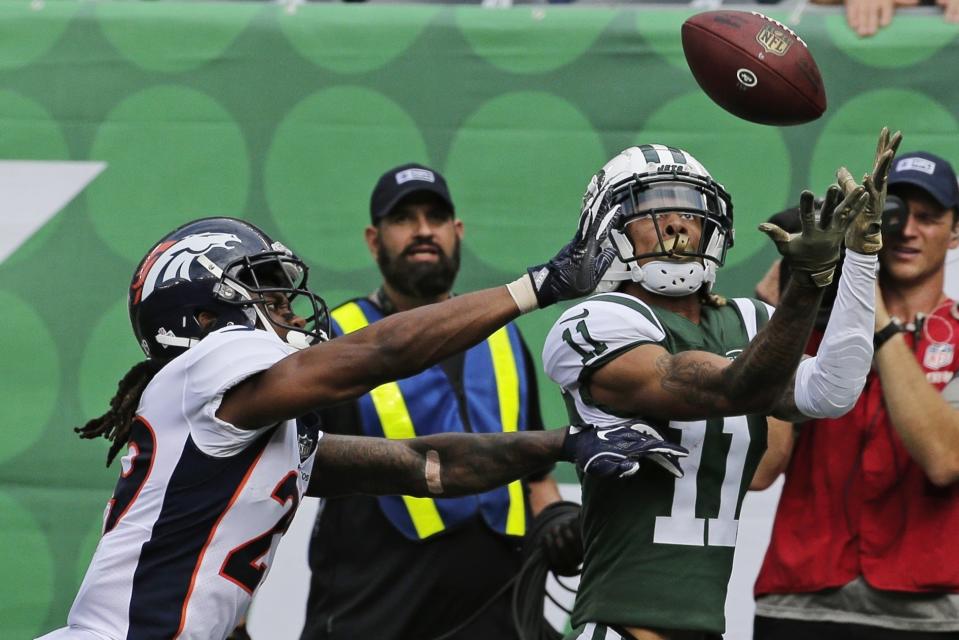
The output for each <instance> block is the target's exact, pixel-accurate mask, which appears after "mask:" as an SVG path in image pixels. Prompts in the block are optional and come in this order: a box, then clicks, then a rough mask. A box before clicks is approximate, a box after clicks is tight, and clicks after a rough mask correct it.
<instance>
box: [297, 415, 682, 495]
mask: <svg viewBox="0 0 959 640" xmlns="http://www.w3.org/2000/svg"><path fill="white" fill-rule="evenodd" d="M687 454H688V451H686V449H684V448H682V447H680V446H678V445H675V444H671V443H668V442H664V441H663V440H662V439H659V438H651V437H650V436H649V434H648V433H646V432H644V431H643V430H641V429H631V428H626V427H623V428H619V429H605V430H601V429H594V428H592V427H590V426H588V425H581V426H579V427H567V428H565V429H550V430H548V431H521V432H515V433H487V434H476V433H440V434H436V435H431V436H422V437H419V438H411V439H408V440H387V439H385V438H366V437H362V436H334V435H329V434H324V436H323V437H322V438H321V439H320V442H319V443H318V444H317V447H316V459H315V461H314V466H313V469H314V472H313V477H312V478H311V480H310V486H309V488H308V490H307V493H308V495H312V496H334V495H343V494H348V493H366V494H372V495H397V494H401V495H410V496H422V497H439V496H446V497H450V496H460V495H464V494H470V493H479V492H482V491H488V490H490V489H494V488H496V487H499V486H502V485H504V484H507V483H509V482H512V481H513V480H517V479H519V478H522V477H524V476H527V475H529V474H530V473H533V472H535V471H538V470H541V469H542V468H543V467H545V466H548V465H550V464H552V463H554V462H556V461H558V460H566V461H568V462H575V463H576V464H577V466H578V467H579V468H580V469H582V470H583V472H584V473H587V474H590V475H594V476H599V477H628V476H630V475H633V474H634V473H636V471H637V470H638V469H639V461H640V460H641V459H643V458H645V457H647V456H653V455H659V456H663V455H668V456H672V457H673V459H675V460H678V459H679V458H681V457H684V456H686V455H687Z"/></svg>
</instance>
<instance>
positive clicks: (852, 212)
mask: <svg viewBox="0 0 959 640" xmlns="http://www.w3.org/2000/svg"><path fill="white" fill-rule="evenodd" d="M840 198H842V189H840V188H839V185H837V184H833V185H830V186H829V189H828V190H827V191H826V198H825V200H824V201H823V203H822V208H821V209H820V211H819V216H818V219H817V216H816V207H815V196H814V195H813V193H812V192H811V191H803V192H802V195H800V196H799V220H800V222H801V223H802V231H801V232H799V233H787V232H785V231H783V230H782V229H781V228H779V227H778V226H776V225H774V224H772V223H769V222H764V223H762V224H761V225H759V230H760V231H762V232H763V233H765V234H766V235H767V236H769V237H770V238H772V240H773V242H775V243H776V248H777V249H779V253H780V254H782V255H783V257H786V258H789V265H790V267H791V268H792V273H793V278H794V279H795V280H797V282H799V284H802V285H804V286H808V287H826V286H829V283H831V282H832V276H833V272H834V271H835V270H836V263H837V262H839V250H840V248H841V247H842V242H843V238H844V237H845V235H846V229H847V228H848V227H849V225H850V224H851V223H852V221H853V220H854V219H855V218H856V216H858V215H859V214H860V213H862V210H863V208H864V207H865V206H866V201H867V200H868V199H869V196H868V195H867V194H866V191H865V189H864V188H863V187H861V186H856V187H855V188H854V189H852V190H851V191H850V193H849V194H848V195H847V196H846V197H845V198H842V200H841V201H840Z"/></svg>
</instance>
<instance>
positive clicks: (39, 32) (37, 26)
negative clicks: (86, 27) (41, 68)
mask: <svg viewBox="0 0 959 640" xmlns="http://www.w3.org/2000/svg"><path fill="white" fill-rule="evenodd" d="M79 8H80V3H79V2H47V3H44V4H43V5H42V8H39V9H35V8H33V6H32V3H30V2H2V3H0V69H17V68H19V67H24V66H26V65H28V64H30V63H31V62H33V61H34V60H36V59H37V58H39V57H40V56H42V55H43V54H45V53H46V52H47V51H49V50H50V49H51V48H52V47H53V46H54V45H55V44H56V43H57V41H58V40H59V39H60V37H61V36H62V35H63V33H64V31H66V29H67V25H68V24H69V23H70V20H72V19H73V17H74V16H75V15H76V13H77V11H78V10H79ZM27 23H29V28H26V26H27Z"/></svg>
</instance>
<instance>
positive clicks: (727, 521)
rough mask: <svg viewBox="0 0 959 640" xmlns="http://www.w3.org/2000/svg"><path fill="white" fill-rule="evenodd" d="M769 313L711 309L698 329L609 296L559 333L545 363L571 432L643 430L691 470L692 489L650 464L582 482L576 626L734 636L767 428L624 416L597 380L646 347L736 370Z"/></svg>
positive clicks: (761, 423)
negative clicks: (730, 632) (742, 516)
mask: <svg viewBox="0 0 959 640" xmlns="http://www.w3.org/2000/svg"><path fill="white" fill-rule="evenodd" d="M771 312H772V308H771V307H769V306H768V305H765V304H764V303H762V302H759V301H757V300H752V299H747V298H737V299H732V300H730V301H729V302H728V304H726V305H724V306H721V307H713V306H704V307H703V310H702V316H701V321H700V323H699V324H695V323H693V322H691V321H689V320H688V319H686V318H685V317H683V316H681V315H679V314H676V313H673V312H670V311H666V310H664V309H659V308H657V307H654V306H651V305H648V304H646V303H644V302H642V301H641V300H639V299H637V298H635V297H633V296H630V295H627V294H622V293H604V294H599V295H594V296H592V297H590V298H588V299H587V300H585V301H583V302H581V303H579V304H577V305H575V306H573V307H572V308H570V309H569V310H567V311H566V312H565V313H564V314H563V315H562V316H561V317H560V318H559V320H558V321H557V322H556V324H554V325H553V328H552V329H551V330H550V332H549V334H548V336H547V338H546V343H545V346H544V348H543V362H544V366H545V369H546V373H547V375H549V377H550V378H552V379H553V381H555V382H556V383H557V384H559V385H560V386H561V387H562V390H563V396H564V399H565V401H566V406H567V409H568V411H569V414H570V421H571V422H584V423H590V424H597V425H609V424H615V423H617V422H622V421H623V420H624V419H628V418H644V419H646V420H648V421H649V423H650V424H651V425H653V426H654V427H656V428H657V429H658V430H659V432H660V433H661V434H662V435H663V437H664V438H666V439H667V440H670V441H672V442H676V443H679V444H682V445H683V446H684V447H686V448H687V449H688V450H689V457H687V458H684V459H683V460H682V461H681V462H682V466H683V470H684V471H685V476H684V477H683V478H674V477H673V476H671V475H670V474H668V473H666V472H665V471H664V470H663V469H662V468H661V467H659V466H658V465H655V464H652V463H648V462H647V463H645V464H643V466H642V468H641V469H640V471H639V473H637V475H636V476H633V477H632V478H630V479H626V480H619V479H598V478H594V477H591V476H586V477H584V478H583V479H582V481H583V538H584V543H585V546H586V555H585V560H584V566H583V575H582V579H581V581H580V586H579V592H578V595H577V597H576V605H575V607H574V609H573V616H572V623H573V625H574V626H578V625H581V624H584V623H587V622H602V623H606V624H614V625H621V626H631V627H652V628H663V629H686V630H699V631H704V632H709V633H722V632H723V631H724V630H725V616H724V605H725V599H726V587H727V584H728V582H729V576H730V573H731V572H732V562H733V550H734V547H735V545H736V534H737V530H738V525H739V520H738V518H739V511H740V508H741V506H742V501H743V497H744V496H745V494H746V491H747V489H748V487H749V482H750V480H751V479H752V476H753V473H754V472H755V470H756V467H757V465H758V464H759V460H760V458H761V457H762V454H763V452H764V451H765V449H766V419H765V417H764V416H735V417H726V418H714V419H707V420H694V421H676V420H672V421H669V422H668V423H667V422H665V421H655V420H649V417H648V416H644V415H642V414H637V415H622V414H617V413H616V412H614V410H613V409H611V408H609V407H604V406H602V405H600V404H599V403H597V402H595V401H594V400H593V399H592V398H591V396H590V394H589V377H590V376H591V375H592V374H593V373H594V372H595V371H596V370H598V369H599V368H601V367H602V366H603V365H604V364H606V363H608V362H609V361H611V360H613V359H614V358H617V357H619V356H621V355H623V354H624V353H626V352H628V351H630V350H631V349H634V348H636V347H638V346H640V345H644V344H658V345H660V346H662V347H663V348H664V349H666V350H667V351H668V352H670V353H673V354H676V353H681V352H683V351H694V350H695V351H708V352H710V353H715V354H717V355H721V356H725V357H727V358H729V359H734V358H735V357H736V356H738V355H739V354H740V353H742V351H743V349H744V348H745V347H746V345H747V344H748V343H749V341H750V340H751V339H752V338H753V337H754V336H755V335H756V332H757V331H758V330H759V329H760V328H761V327H762V326H763V325H764V324H765V323H766V322H767V321H768V319H769V316H770V314H771ZM694 392H695V390H692V389H691V390H690V393H694Z"/></svg>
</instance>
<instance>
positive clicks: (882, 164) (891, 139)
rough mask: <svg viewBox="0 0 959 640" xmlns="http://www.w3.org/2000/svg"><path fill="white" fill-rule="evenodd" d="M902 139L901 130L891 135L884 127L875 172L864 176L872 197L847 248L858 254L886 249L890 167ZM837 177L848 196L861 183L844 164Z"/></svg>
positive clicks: (852, 230)
mask: <svg viewBox="0 0 959 640" xmlns="http://www.w3.org/2000/svg"><path fill="white" fill-rule="evenodd" d="M900 142H902V134H901V133H900V132H898V131H897V132H896V133H894V134H892V136H890V135H889V128H888V127H883V128H882V131H881V132H880V133H879V143H878V144H877V145H876V158H875V161H874V162H873V167H872V173H871V174H866V175H864V176H863V179H862V186H863V188H864V189H865V191H866V194H868V196H869V199H868V200H867V201H866V206H865V208H864V209H863V212H862V214H861V215H860V216H859V217H858V218H856V219H855V220H854V221H853V222H852V224H850V225H849V228H848V229H847V230H846V247H848V248H849V249H851V250H853V251H855V252H857V253H862V254H866V255H871V254H876V253H879V250H880V249H882V212H883V209H884V208H885V206H886V188H887V186H888V184H887V181H888V178H889V169H890V168H891V167H892V159H893V157H894V156H895V155H896V150H897V149H898V148H899V143H900ZM836 177H837V179H838V181H839V184H840V185H841V186H842V189H843V193H845V194H846V196H848V195H849V194H851V193H852V192H853V191H854V190H855V189H856V187H857V186H858V185H857V184H856V180H855V178H853V177H852V174H851V173H850V172H849V170H848V169H846V167H840V168H839V171H838V172H836Z"/></svg>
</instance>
